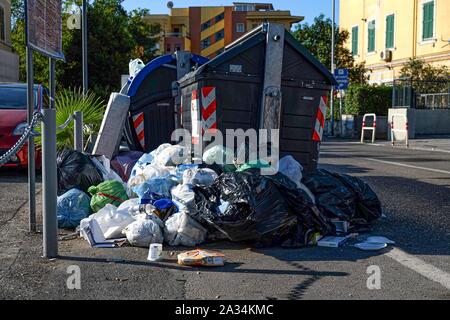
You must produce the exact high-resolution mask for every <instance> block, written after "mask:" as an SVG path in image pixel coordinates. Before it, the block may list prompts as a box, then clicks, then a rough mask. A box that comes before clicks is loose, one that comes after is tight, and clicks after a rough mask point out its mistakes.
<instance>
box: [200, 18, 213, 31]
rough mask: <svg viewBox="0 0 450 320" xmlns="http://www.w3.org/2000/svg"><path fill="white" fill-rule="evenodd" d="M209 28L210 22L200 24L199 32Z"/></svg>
mask: <svg viewBox="0 0 450 320" xmlns="http://www.w3.org/2000/svg"><path fill="white" fill-rule="evenodd" d="M209 27H211V20H209V21H206V22H205V23H202V25H201V30H202V31H204V30H206V29H208V28H209Z"/></svg>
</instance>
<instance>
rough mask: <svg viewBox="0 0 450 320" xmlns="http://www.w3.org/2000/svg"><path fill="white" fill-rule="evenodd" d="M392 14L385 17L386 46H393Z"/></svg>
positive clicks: (393, 17)
mask: <svg viewBox="0 0 450 320" xmlns="http://www.w3.org/2000/svg"><path fill="white" fill-rule="evenodd" d="M394 19H395V16H394V15H393V14H391V15H389V16H387V17H386V48H393V47H394V22H395V20H394Z"/></svg>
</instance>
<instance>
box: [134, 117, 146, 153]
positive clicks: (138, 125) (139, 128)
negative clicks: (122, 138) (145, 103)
mask: <svg viewBox="0 0 450 320" xmlns="http://www.w3.org/2000/svg"><path fill="white" fill-rule="evenodd" d="M133 127H134V130H135V131H136V135H137V137H138V139H139V143H140V144H141V146H142V149H145V131H144V113H143V112H141V113H138V114H136V115H134V116H133Z"/></svg>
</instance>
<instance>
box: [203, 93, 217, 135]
mask: <svg viewBox="0 0 450 320" xmlns="http://www.w3.org/2000/svg"><path fill="white" fill-rule="evenodd" d="M216 109H217V104H216V88H215V87H204V88H202V135H203V134H204V133H205V132H211V133H213V132H214V131H215V130H216V129H217V121H216Z"/></svg>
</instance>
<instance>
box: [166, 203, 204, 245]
mask: <svg viewBox="0 0 450 320" xmlns="http://www.w3.org/2000/svg"><path fill="white" fill-rule="evenodd" d="M206 233H207V231H206V229H205V228H203V227H202V226H201V225H200V224H199V223H198V222H197V221H195V220H194V219H192V218H191V217H190V216H189V214H187V213H186V212H183V211H180V212H178V213H175V214H173V215H172V216H170V217H169V219H167V221H166V226H165V228H164V240H165V241H166V242H167V243H168V244H169V245H171V246H179V245H182V246H187V247H193V246H196V245H198V244H200V243H202V242H204V241H205V239H206Z"/></svg>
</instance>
